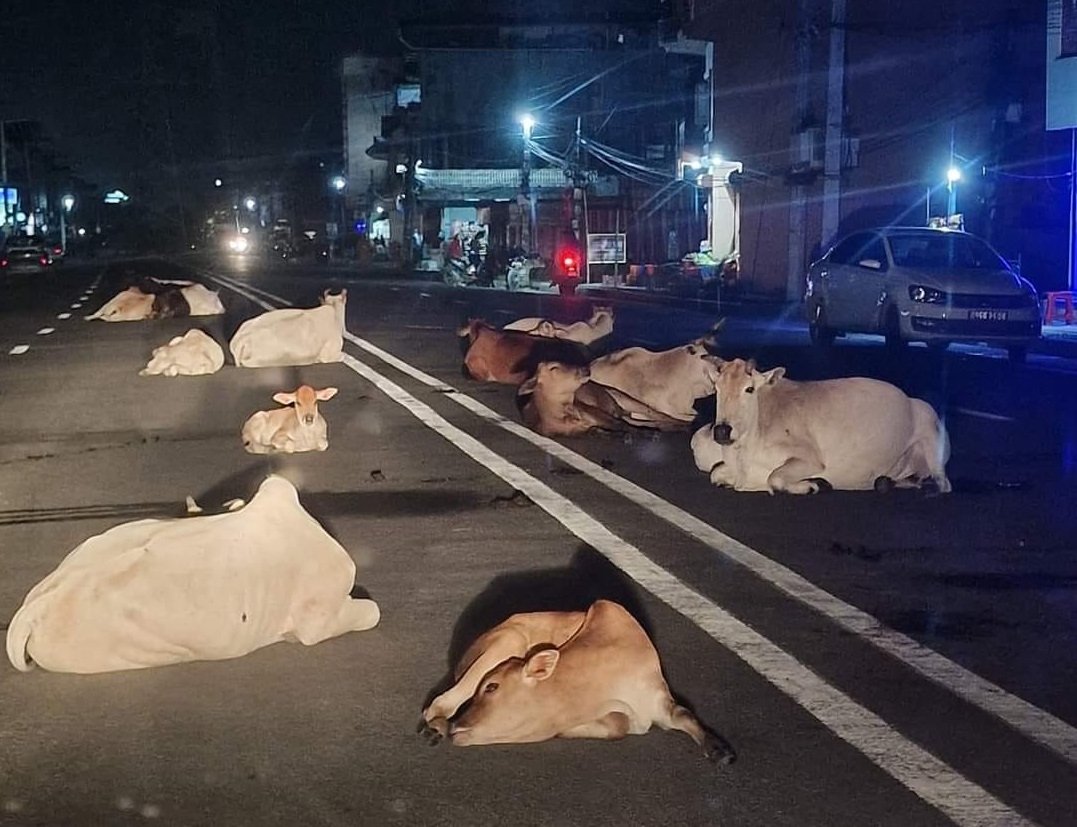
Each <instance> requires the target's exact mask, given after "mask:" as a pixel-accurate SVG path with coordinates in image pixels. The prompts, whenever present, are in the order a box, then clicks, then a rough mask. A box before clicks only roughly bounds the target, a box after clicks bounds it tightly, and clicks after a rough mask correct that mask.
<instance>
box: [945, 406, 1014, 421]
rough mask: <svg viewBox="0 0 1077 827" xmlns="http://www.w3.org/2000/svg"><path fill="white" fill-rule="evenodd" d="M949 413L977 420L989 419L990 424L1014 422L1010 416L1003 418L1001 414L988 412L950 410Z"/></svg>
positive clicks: (970, 409)
mask: <svg viewBox="0 0 1077 827" xmlns="http://www.w3.org/2000/svg"><path fill="white" fill-rule="evenodd" d="M950 413H959V414H964V415H965V416H972V417H976V418H977V419H989V420H991V421H992V422H1015V421H1016V420H1015V419H1014V418H1013V417H1012V416H1003V415H1002V414H997V413H991V412H990V411H977V410H975V409H973V408H950Z"/></svg>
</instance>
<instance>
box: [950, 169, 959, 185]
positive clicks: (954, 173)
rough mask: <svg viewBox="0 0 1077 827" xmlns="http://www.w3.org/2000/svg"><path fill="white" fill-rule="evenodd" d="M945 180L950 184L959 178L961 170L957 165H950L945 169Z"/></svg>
mask: <svg viewBox="0 0 1077 827" xmlns="http://www.w3.org/2000/svg"><path fill="white" fill-rule="evenodd" d="M946 180H947V182H949V183H951V184H956V183H957V182H958V181H960V180H961V170H959V169H958V168H957V167H950V168H949V169H948V170H946Z"/></svg>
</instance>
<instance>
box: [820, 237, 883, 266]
mask: <svg viewBox="0 0 1077 827" xmlns="http://www.w3.org/2000/svg"><path fill="white" fill-rule="evenodd" d="M872 238H873V236H872V235H871V233H853V234H852V235H851V236H849V237H848V238H846V239H843V240H842V241H839V242H838V243H837V244H836V245H835V246H834V247H833V248H831V250H830V252H829V253H828V254H827V257H826V260H827V261H828V262H829V263H830V264H856V262H858V261H859V260H860V259H861V258H863V256H862V255H860V252H861V251H862V250H864V249H865V248H867V247H868V245H869V244H870V243H871V241H872ZM883 260H884V261H885V260H886V259H885V257H884V258H883Z"/></svg>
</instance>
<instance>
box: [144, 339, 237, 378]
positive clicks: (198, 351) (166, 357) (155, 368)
mask: <svg viewBox="0 0 1077 827" xmlns="http://www.w3.org/2000/svg"><path fill="white" fill-rule="evenodd" d="M222 367H224V351H223V350H222V349H221V346H220V345H219V344H217V342H216V341H214V340H213V338H212V337H211V336H209V335H207V334H206V333H204V332H203V331H201V330H198V329H196V328H194V329H191V330H188V331H187V332H186V333H184V334H183V335H182V336H176V337H174V338H173V339H172V340H171V341H170V342H169V343H168V344H167V345H161V346H160V347H155V348H154V349H153V355H152V357H151V358H150V361H149V363H148V364H147V365H146V367H144V368H143V369H142V370H140V371H139V372H138V375H139V376H202V375H204V374H207V373H216V372H217V371H219V370H220V369H221V368H222Z"/></svg>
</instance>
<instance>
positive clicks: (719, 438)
mask: <svg viewBox="0 0 1077 827" xmlns="http://www.w3.org/2000/svg"><path fill="white" fill-rule="evenodd" d="M711 435H712V436H713V437H714V441H715V442H717V443H718V444H719V445H732V444H733V428H732V427H731V426H730V424H729V423H728V422H715V423H714V428H713V429H711Z"/></svg>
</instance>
